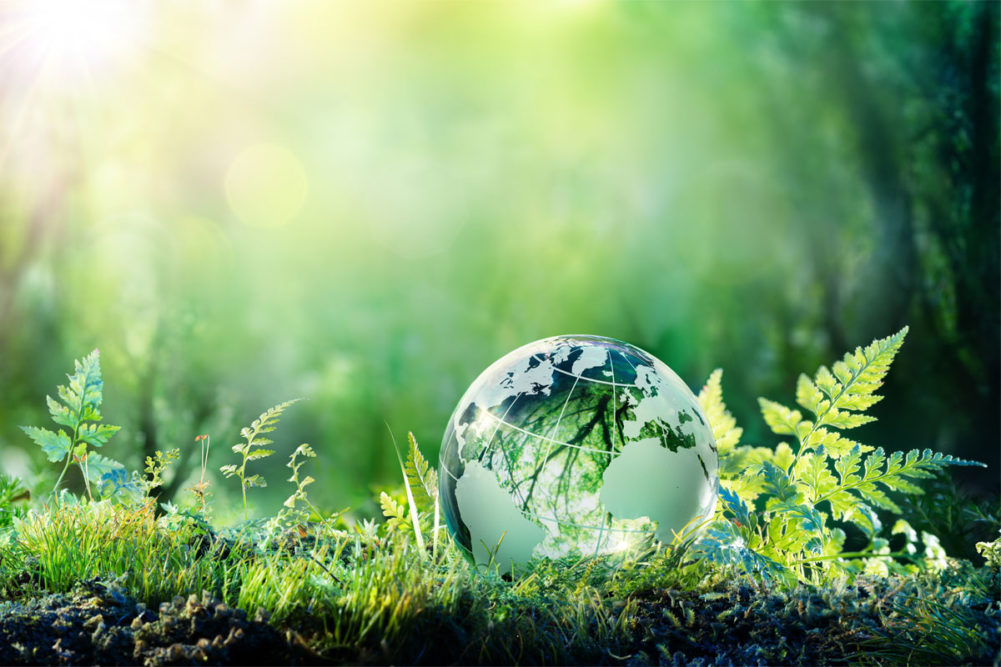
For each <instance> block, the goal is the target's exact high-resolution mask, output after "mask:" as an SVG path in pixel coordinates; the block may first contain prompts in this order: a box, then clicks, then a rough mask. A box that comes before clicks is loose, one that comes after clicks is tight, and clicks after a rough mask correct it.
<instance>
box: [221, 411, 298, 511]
mask: <svg viewBox="0 0 1001 667" xmlns="http://www.w3.org/2000/svg"><path fill="white" fill-rule="evenodd" d="M299 400H301V399H298V398H296V399H293V400H291V401H285V402H284V403H279V404H278V405H276V406H274V407H272V408H268V409H267V410H265V411H264V412H263V413H262V414H261V416H260V417H258V418H257V419H255V420H254V421H253V422H252V423H251V424H250V426H247V427H244V428H242V429H240V436H241V437H242V438H243V439H244V440H246V442H240V443H237V444H235V445H233V452H234V453H236V454H239V455H240V457H241V461H240V463H239V465H224V466H221V467H220V468H219V471H220V472H222V474H223V475H225V476H226V477H234V476H235V477H238V478H239V479H240V491H241V492H242V493H243V518H244V519H247V518H249V513H248V511H247V489H248V488H250V487H255V486H256V487H264V486H267V482H266V481H265V479H264V478H263V477H261V476H260V475H250V476H247V463H248V462H249V461H257V460H259V459H263V458H266V457H268V456H271V455H272V454H274V453H275V452H274V450H273V449H264V446H265V445H270V444H272V441H271V440H270V439H268V438H265V437H262V435H263V434H264V433H271V432H272V431H274V430H275V428H276V427H277V426H276V425H277V424H278V420H279V419H280V418H281V415H282V413H283V412H284V411H285V408H287V407H289V406H290V405H292V404H293V403H296V402H298V401H299Z"/></svg>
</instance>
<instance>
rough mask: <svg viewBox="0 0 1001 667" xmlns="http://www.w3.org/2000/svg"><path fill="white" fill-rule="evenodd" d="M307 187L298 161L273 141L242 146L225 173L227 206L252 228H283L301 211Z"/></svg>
mask: <svg viewBox="0 0 1001 667" xmlns="http://www.w3.org/2000/svg"><path fill="white" fill-rule="evenodd" d="M308 190H309V185H308V181H307V178H306V170H305V169H304V168H303V166H302V163H301V162H299V160H298V158H296V156H295V155H293V154H292V152H291V151H289V150H288V149H287V148H285V147H283V146H279V145H277V144H257V145H254V146H250V147H249V148H246V149H244V150H243V152H241V153H240V154H239V155H237V156H236V159H235V160H233V163H232V164H231V165H230V167H229V170H228V171H227V172H226V198H227V200H228V201H229V206H230V208H232V209H233V212H234V213H236V215H237V217H238V218H239V219H240V220H241V221H243V222H244V223H246V224H248V225H250V226H252V227H261V228H277V227H284V226H285V225H287V224H288V223H290V222H291V221H292V220H293V219H295V217H296V216H297V215H298V214H299V213H300V212H301V211H302V209H303V206H305V204H306V194H307V192H308Z"/></svg>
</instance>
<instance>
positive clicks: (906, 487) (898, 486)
mask: <svg viewBox="0 0 1001 667" xmlns="http://www.w3.org/2000/svg"><path fill="white" fill-rule="evenodd" d="M861 456H862V455H861V451H860V449H859V448H858V447H855V448H853V449H852V451H851V452H849V454H847V455H846V456H844V457H842V458H841V459H839V460H838V461H836V462H835V465H834V467H835V470H836V471H837V473H838V475H839V476H840V479H839V482H838V484H837V486H836V487H835V488H834V489H831V490H829V491H827V492H825V493H823V494H822V495H820V496H819V497H818V498H817V500H816V501H815V502H816V503H820V502H823V501H825V500H827V501H829V502H830V503H831V508H832V510H833V511H834V515H835V517H836V518H839V519H848V520H851V516H852V508H853V507H854V506H855V505H856V504H857V503H860V502H863V503H870V504H872V505H875V506H877V507H880V508H882V509H885V510H889V511H891V512H893V513H895V514H900V512H901V510H900V507H899V506H897V504H896V503H895V502H893V501H892V500H890V498H889V497H888V496H887V495H886V493H885V491H884V489H885V490H886V491H902V492H904V493H911V494H921V493H924V491H923V489H921V487H920V486H918V485H917V484H914V483H913V480H917V479H927V478H929V477H934V476H935V474H937V473H939V472H941V471H942V470H943V469H944V468H945V467H946V466H950V465H955V466H982V467H986V465H985V464H983V463H980V462H979V461H968V460H966V459H959V458H956V457H954V456H952V455H950V454H942V453H941V452H933V451H932V450H930V449H926V450H924V451H923V452H922V451H921V450H918V449H914V450H911V451H910V452H907V454H904V453H903V452H893V453H891V454H890V455H889V457H887V456H886V453H885V452H884V451H883V448H882V447H879V448H877V449H876V450H875V451H873V452H872V453H871V454H870V455H869V456H868V457H867V458H866V459H865V460H864V461H861ZM860 462H861V466H860ZM860 467H861V468H862V472H861V474H859V468H860Z"/></svg>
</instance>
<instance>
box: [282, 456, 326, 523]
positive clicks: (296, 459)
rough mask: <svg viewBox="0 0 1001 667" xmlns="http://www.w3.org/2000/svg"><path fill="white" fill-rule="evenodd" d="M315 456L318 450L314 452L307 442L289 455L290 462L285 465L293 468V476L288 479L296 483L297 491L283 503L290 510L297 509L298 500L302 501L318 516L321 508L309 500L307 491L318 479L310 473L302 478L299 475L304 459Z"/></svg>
mask: <svg viewBox="0 0 1001 667" xmlns="http://www.w3.org/2000/svg"><path fill="white" fill-rule="evenodd" d="M300 457H302V458H300ZM315 458H316V452H314V451H313V448H312V447H310V446H309V445H308V444H306V443H305V442H304V443H302V444H301V445H299V446H298V447H296V448H295V451H294V452H292V454H291V456H289V460H288V463H286V464H285V465H286V467H288V468H291V469H292V476H291V477H289V478H288V481H289V482H292V483H293V484H295V493H293V494H292V495H291V496H289V497H288V498H286V499H285V502H284V503H282V504H283V505H284V506H285V507H287V508H289V509H290V510H295V504H296V503H297V502H302V503H305V504H306V506H308V507H309V509H310V510H311V511H312V512H313V513H314V514H316V516H322V515H321V514H320V510H318V509H316V506H315V505H313V503H311V502H310V501H309V495H308V494H307V493H306V487H307V486H309V485H310V484H312V483H313V482H315V481H316V480H315V479H313V478H312V477H310V476H309V475H306V476H305V477H302V478H300V477H299V469H300V468H302V466H303V465H304V464H305V460H304V459H315Z"/></svg>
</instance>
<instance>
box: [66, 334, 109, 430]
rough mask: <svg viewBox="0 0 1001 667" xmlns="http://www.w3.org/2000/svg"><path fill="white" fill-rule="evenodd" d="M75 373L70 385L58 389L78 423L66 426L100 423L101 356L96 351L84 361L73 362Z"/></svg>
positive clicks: (102, 384)
mask: <svg viewBox="0 0 1001 667" xmlns="http://www.w3.org/2000/svg"><path fill="white" fill-rule="evenodd" d="M73 368H74V373H73V375H70V376H69V385H67V386H60V387H59V388H58V393H59V397H60V398H61V399H63V402H64V403H65V405H66V408H67V409H68V410H69V412H70V413H71V414H73V415H77V416H78V417H77V421H76V422H74V423H72V424H65V426H73V427H76V426H77V425H78V424H79V423H80V422H81V421H100V419H101V413H100V407H101V398H102V392H103V390H104V382H103V381H102V380H101V355H100V352H98V351H97V350H94V351H93V352H91V353H90V354H88V355H87V356H86V357H84V358H83V359H77V360H75V361H74V362H73Z"/></svg>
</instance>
